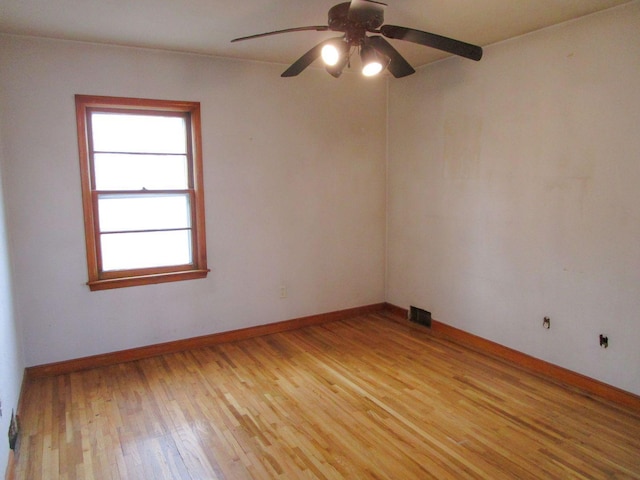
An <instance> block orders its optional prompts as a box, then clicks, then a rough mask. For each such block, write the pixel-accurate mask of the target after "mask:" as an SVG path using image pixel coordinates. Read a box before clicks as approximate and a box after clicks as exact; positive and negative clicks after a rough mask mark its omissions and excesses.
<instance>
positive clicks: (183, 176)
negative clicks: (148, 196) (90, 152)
mask: <svg viewBox="0 0 640 480" xmlns="http://www.w3.org/2000/svg"><path fill="white" fill-rule="evenodd" d="M93 165H94V170H95V177H96V179H95V180H96V189H97V190H142V189H143V188H146V189H147V190H184V189H187V188H189V180H188V174H189V172H188V169H187V156H186V155H123V154H113V153H96V154H95V155H94V158H93Z"/></svg>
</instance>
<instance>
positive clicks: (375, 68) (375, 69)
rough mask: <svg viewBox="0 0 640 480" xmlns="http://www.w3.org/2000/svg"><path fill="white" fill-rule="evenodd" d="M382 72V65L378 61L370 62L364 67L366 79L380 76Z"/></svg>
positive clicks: (363, 71) (363, 72)
mask: <svg viewBox="0 0 640 480" xmlns="http://www.w3.org/2000/svg"><path fill="white" fill-rule="evenodd" d="M381 71H382V64H381V63H380V62H378V61H377V60H376V61H374V62H369V63H367V64H366V65H365V66H364V67H362V74H363V75H364V76H365V77H372V76H374V75H377V74H379V73H380V72H381Z"/></svg>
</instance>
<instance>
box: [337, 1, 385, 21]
mask: <svg viewBox="0 0 640 480" xmlns="http://www.w3.org/2000/svg"><path fill="white" fill-rule="evenodd" d="M386 6H387V4H386V3H382V2H376V1H374V0H351V4H350V5H349V13H348V14H347V18H349V20H352V21H354V22H360V23H365V22H367V21H368V20H370V19H371V18H372V17H379V18H380V19H382V18H383V16H384V8H385V7H386ZM380 24H382V22H380Z"/></svg>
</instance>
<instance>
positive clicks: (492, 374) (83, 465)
mask: <svg viewBox="0 0 640 480" xmlns="http://www.w3.org/2000/svg"><path fill="white" fill-rule="evenodd" d="M21 435H22V436H21V445H20V449H19V453H18V456H17V460H16V464H17V470H16V473H17V475H16V478H18V479H28V480H36V479H58V478H59V479H76V478H78V479H79V478H84V479H90V478H96V479H144V480H147V479H162V478H166V479H216V478H226V479H245V478H252V479H253V478H255V479H271V478H286V479H299V478H327V479H341V478H349V479H353V478H372V479H383V478H384V479H403V480H404V479H416V478H419V479H427V478H437V479H446V478H455V479H460V478H489V479H500V478H521V479H527V478H562V479H564V478H588V479H599V478H639V479H640V414H638V412H632V411H627V410H624V409H622V408H620V407H617V406H615V405H613V404H608V403H606V402H603V401H598V400H594V399H592V398H590V397H588V396H585V395H583V394H581V393H579V392H575V391H572V390H568V389H565V388H562V387H560V386H558V385H555V384H553V383H551V382H549V381H546V380H544V379H541V378H538V377H536V376H533V375H531V374H528V373H526V372H523V371H521V370H518V369H517V368H514V367H512V366H510V365H507V364H505V363H502V362H499V361H497V360H494V359H491V358H489V357H486V356H483V355H481V354H479V353H476V352H473V351H471V350H468V349H466V348H463V347H461V346H458V345H456V344H454V343H451V342H448V341H446V340H444V339H440V338H436V337H433V336H431V335H430V334H429V333H428V330H426V329H424V327H420V326H417V325H413V324H410V323H408V322H405V321H401V320H397V319H391V318H387V317H385V316H384V315H383V314H372V315H367V316H364V317H359V318H355V319H351V320H344V321H337V322H331V323H327V324H324V325H317V326H311V327H306V328H302V329H299V330H295V331H289V332H283V333H276V334H273V335H268V336H263V337H258V338H253V339H248V340H242V341H238V342H234V343H227V344H221V345H218V346H215V347H207V348H200V349H196V350H192V351H188V352H182V353H174V354H168V355H163V356H160V357H155V358H150V359H145V360H139V361H135V362H129V363H124V364H120V365H115V366H110V367H102V368H96V369H93V370H88V371H84V372H78V373H72V374H67V375H60V376H57V377H45V378H35V379H32V380H30V381H29V383H28V384H27V385H26V388H25V393H24V399H23V411H22V434H21Z"/></svg>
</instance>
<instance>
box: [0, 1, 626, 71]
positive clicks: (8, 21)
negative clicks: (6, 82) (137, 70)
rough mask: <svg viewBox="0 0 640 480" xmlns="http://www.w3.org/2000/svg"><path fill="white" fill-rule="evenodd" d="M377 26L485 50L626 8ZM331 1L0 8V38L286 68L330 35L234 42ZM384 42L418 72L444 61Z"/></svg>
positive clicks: (477, 5) (471, 7)
mask: <svg viewBox="0 0 640 480" xmlns="http://www.w3.org/2000/svg"><path fill="white" fill-rule="evenodd" d="M386 2H387V3H388V7H387V8H386V12H385V23H386V24H392V25H400V26H405V27H411V28H415V29H418V30H424V31H428V32H432V33H437V34H440V35H444V36H446V37H451V38H455V39H457V40H462V41H465V42H467V43H473V44H476V45H480V46H486V45H489V44H492V43H495V42H498V41H500V40H504V39H507V38H511V37H515V36H518V35H522V34H524V33H527V32H531V31H534V30H538V29H540V28H543V27H546V26H549V25H553V24H556V23H560V22H564V21H566V20H570V19H572V18H577V17H581V16H583V15H587V14H589V13H593V12H596V11H599V10H603V9H606V8H610V7H613V6H616V5H621V4H624V3H629V0H422V1H420V0H386ZM336 3H339V1H336V0H314V1H310V0H244V1H243V0H0V32H5V33H13V34H21V35H22V34H24V35H35V36H43V37H52V38H61V39H69V40H81V41H89V42H98V43H107V44H116V45H130V46H137V47H151V48H160V49H166V50H174V51H181V52H193V53H200V54H207V55H216V56H223V57H233V58H243V59H251V60H259V61H266V62H274V63H282V64H290V63H293V62H294V61H295V60H296V59H298V57H300V56H301V55H302V54H303V53H305V52H306V51H307V50H308V49H310V48H311V47H312V46H314V45H315V44H316V43H318V42H319V41H321V40H322V39H325V38H328V37H331V36H335V35H336V34H335V32H294V33H287V34H282V35H276V36H270V37H265V38H261V39H256V40H249V41H245V42H237V43H233V44H232V43H230V40H231V39H233V38H236V37H241V36H246V35H251V34H255V33H262V32H268V31H273V30H279V29H283V28H290V27H298V26H308V25H326V23H327V11H328V10H329V8H331V7H332V6H333V5H335V4H336ZM391 43H392V44H393V45H394V46H395V47H396V49H397V50H398V51H400V53H401V54H402V55H403V56H404V57H405V58H406V59H407V60H408V61H409V62H410V63H411V64H412V65H413V66H414V67H419V66H421V65H425V64H427V63H429V62H432V61H435V60H438V59H440V58H443V57H444V56H446V55H447V54H445V53H443V52H440V51H438V50H434V49H431V48H427V47H422V46H419V45H413V44H410V43H408V42H403V41H397V40H392V41H391Z"/></svg>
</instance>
